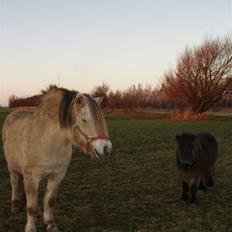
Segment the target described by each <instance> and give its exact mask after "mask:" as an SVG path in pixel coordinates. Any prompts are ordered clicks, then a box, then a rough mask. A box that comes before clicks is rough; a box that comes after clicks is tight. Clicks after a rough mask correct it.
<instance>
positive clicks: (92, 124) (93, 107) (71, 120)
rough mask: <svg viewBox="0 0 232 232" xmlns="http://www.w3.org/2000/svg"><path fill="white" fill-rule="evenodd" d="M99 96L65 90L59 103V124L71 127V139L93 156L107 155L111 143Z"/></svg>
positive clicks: (110, 148) (109, 151) (74, 143)
mask: <svg viewBox="0 0 232 232" xmlns="http://www.w3.org/2000/svg"><path fill="white" fill-rule="evenodd" d="M101 100H102V99H101V98H96V99H94V98H92V97H90V96H89V95H87V94H80V93H77V92H71V91H65V92H63V100H62V101H61V104H60V112H59V115H60V125H61V127H70V128H71V140H72V143H73V145H76V146H78V147H79V148H80V149H81V150H82V151H83V152H84V153H86V154H88V155H90V156H91V157H93V158H100V157H101V156H104V155H109V154H110V153H111V150H112V144H111V142H110V138H109V135H108V130H107V126H106V123H105V119H104V116H103V113H102V111H101V109H100V104H101Z"/></svg>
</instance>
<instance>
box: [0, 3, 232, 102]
mask: <svg viewBox="0 0 232 232" xmlns="http://www.w3.org/2000/svg"><path fill="white" fill-rule="evenodd" d="M0 15H1V18H0V25H1V29H0V105H7V103H8V98H9V96H10V95H12V94H15V95H17V96H19V97H21V96H22V97H24V96H27V95H33V94H37V93H39V92H40V90H41V89H44V88H46V87H47V86H48V85H49V84H58V75H59V76H60V78H59V79H60V85H61V86H63V87H65V88H68V89H75V90H79V91H80V92H89V91H90V90H91V89H93V87H94V86H96V85H100V84H101V83H102V82H105V83H107V84H108V85H110V87H111V89H113V90H115V89H122V90H123V89H125V88H127V87H129V86H130V85H132V84H138V83H142V84H146V83H148V84H152V85H154V86H155V85H157V84H158V83H160V82H161V80H162V75H163V73H164V71H166V70H167V69H169V67H173V66H174V64H175V62H176V59H177V57H178V54H179V53H180V52H181V51H183V49H184V48H185V46H193V45H197V44H199V43H200V42H201V41H202V40H203V39H204V38H205V37H206V36H207V35H209V36H223V35H225V34H227V33H229V32H231V31H232V0H173V1H171V0H169V1H168V0H82V1H81V0H0Z"/></svg>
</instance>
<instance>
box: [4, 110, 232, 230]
mask: <svg viewBox="0 0 232 232" xmlns="http://www.w3.org/2000/svg"><path fill="white" fill-rule="evenodd" d="M7 113H8V112H7V111H5V112H1V113H0V125H1V126H2V124H3V120H4V117H5V116H6V115H7ZM107 123H108V127H109V132H110V135H111V138H112V142H113V148H114V149H113V154H112V156H111V158H109V159H105V160H100V161H99V160H90V159H89V158H88V157H87V156H85V155H83V154H82V153H80V152H75V153H74V154H73V157H72V161H71V165H70V167H69V170H68V172H67V174H66V177H65V179H64V181H63V184H62V186H61V188H60V190H59V195H58V199H57V203H56V220H57V223H58V226H59V227H60V229H61V231H65V232H76V231H81V232H82V231H83V232H85V231H86V232H87V231H88V232H89V231H90V232H91V231H102V232H116V231H117V232H118V231H125V232H129V231H139V232H145V231H151V232H153V231H155V232H169V231H170V232H185V231H186V232H187V231H188V232H209V231H215V232H220V231H221V232H229V231H232V220H231V215H232V152H231V151H232V145H231V141H232V118H231V117H215V118H214V120H204V121H170V120H166V119H162V120H161V119H146V118H144V117H134V116H113V115H111V116H108V117H107ZM1 126H0V127H1ZM186 131H188V132H193V133H197V132H202V131H207V132H210V133H213V134H214V135H215V136H216V138H217V139H218V143H219V150H220V153H219V159H218V162H217V179H216V184H215V186H214V187H213V188H212V189H211V190H210V191H208V192H206V193H199V202H200V203H199V205H198V206H196V207H193V206H190V205H182V204H180V202H179V197H180V191H181V188H180V181H179V177H178V174H177V171H176V166H175V156H174V153H175V145H176V144H175V139H174V138H175V135H176V134H177V133H182V132H186ZM44 189H45V183H44V182H43V184H42V187H41V188H40V205H41V202H42V196H43V192H44ZM10 194H11V190H10V183H9V174H8V172H7V168H6V162H5V160H4V158H3V151H2V144H0V231H7V232H11V231H12V232H18V231H23V230H24V226H25V222H26V215H25V213H21V214H17V215H13V214H11V213H10ZM37 224H38V227H37V228H38V231H45V228H44V226H43V224H42V218H41V217H40V218H39V220H38V223H37Z"/></svg>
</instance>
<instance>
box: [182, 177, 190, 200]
mask: <svg viewBox="0 0 232 232" xmlns="http://www.w3.org/2000/svg"><path fill="white" fill-rule="evenodd" d="M188 190H189V185H188V183H187V182H185V181H183V182H182V195H181V201H189V195H188Z"/></svg>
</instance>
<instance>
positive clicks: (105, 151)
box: [103, 145, 110, 155]
mask: <svg viewBox="0 0 232 232" xmlns="http://www.w3.org/2000/svg"><path fill="white" fill-rule="evenodd" d="M103 152H104V155H109V154H110V151H109V148H108V146H107V145H105V146H104V147H103Z"/></svg>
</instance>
